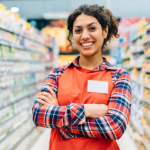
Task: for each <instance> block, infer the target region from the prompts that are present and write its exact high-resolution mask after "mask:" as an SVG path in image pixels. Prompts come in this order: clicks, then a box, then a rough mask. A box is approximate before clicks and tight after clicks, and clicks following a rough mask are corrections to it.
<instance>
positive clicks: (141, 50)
mask: <svg viewBox="0 0 150 150" xmlns="http://www.w3.org/2000/svg"><path fill="white" fill-rule="evenodd" d="M130 52H131V54H135V53H140V52H144V48H141V49H138V50H134V51H130Z"/></svg>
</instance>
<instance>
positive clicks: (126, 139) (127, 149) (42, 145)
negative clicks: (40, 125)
mask: <svg viewBox="0 0 150 150" xmlns="http://www.w3.org/2000/svg"><path fill="white" fill-rule="evenodd" d="M49 134H50V130H49V129H44V132H43V134H42V135H41V136H40V137H39V139H38V140H37V141H36V142H35V143H34V145H33V146H32V148H31V150H41V149H42V150H48V144H49ZM117 142H118V145H119V147H120V150H137V148H136V146H135V143H134V142H133V140H132V139H131V138H130V136H129V134H128V132H127V131H126V132H125V133H124V135H123V136H122V138H121V139H120V140H118V141H117Z"/></svg>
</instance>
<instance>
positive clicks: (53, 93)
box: [47, 86, 56, 98]
mask: <svg viewBox="0 0 150 150" xmlns="http://www.w3.org/2000/svg"><path fill="white" fill-rule="evenodd" d="M47 89H48V90H49V91H50V93H51V94H52V96H53V98H56V94H55V92H54V91H53V90H52V88H51V87H50V86H48V87H47Z"/></svg>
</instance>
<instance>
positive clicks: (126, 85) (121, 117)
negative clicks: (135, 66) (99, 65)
mask: <svg viewBox="0 0 150 150" xmlns="http://www.w3.org/2000/svg"><path fill="white" fill-rule="evenodd" d="M130 109H131V78H130V76H129V74H128V72H127V71H125V70H124V71H123V70H122V71H120V72H118V74H117V79H116V81H115V85H114V88H113V90H112V93H111V96H110V100H109V104H108V112H107V114H106V116H104V117H100V118H87V119H86V122H85V123H83V124H81V125H71V126H70V128H68V132H71V133H73V134H80V135H82V136H85V137H93V138H107V139H115V140H116V139H119V138H120V137H121V136H122V135H123V133H124V131H125V129H126V127H127V124H128V121H129V117H130Z"/></svg>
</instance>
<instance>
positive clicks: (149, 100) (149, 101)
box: [142, 96, 150, 105]
mask: <svg viewBox="0 0 150 150" xmlns="http://www.w3.org/2000/svg"><path fill="white" fill-rule="evenodd" d="M142 101H144V102H146V103H148V104H149V105H150V99H148V98H146V97H144V96H143V97H142Z"/></svg>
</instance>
